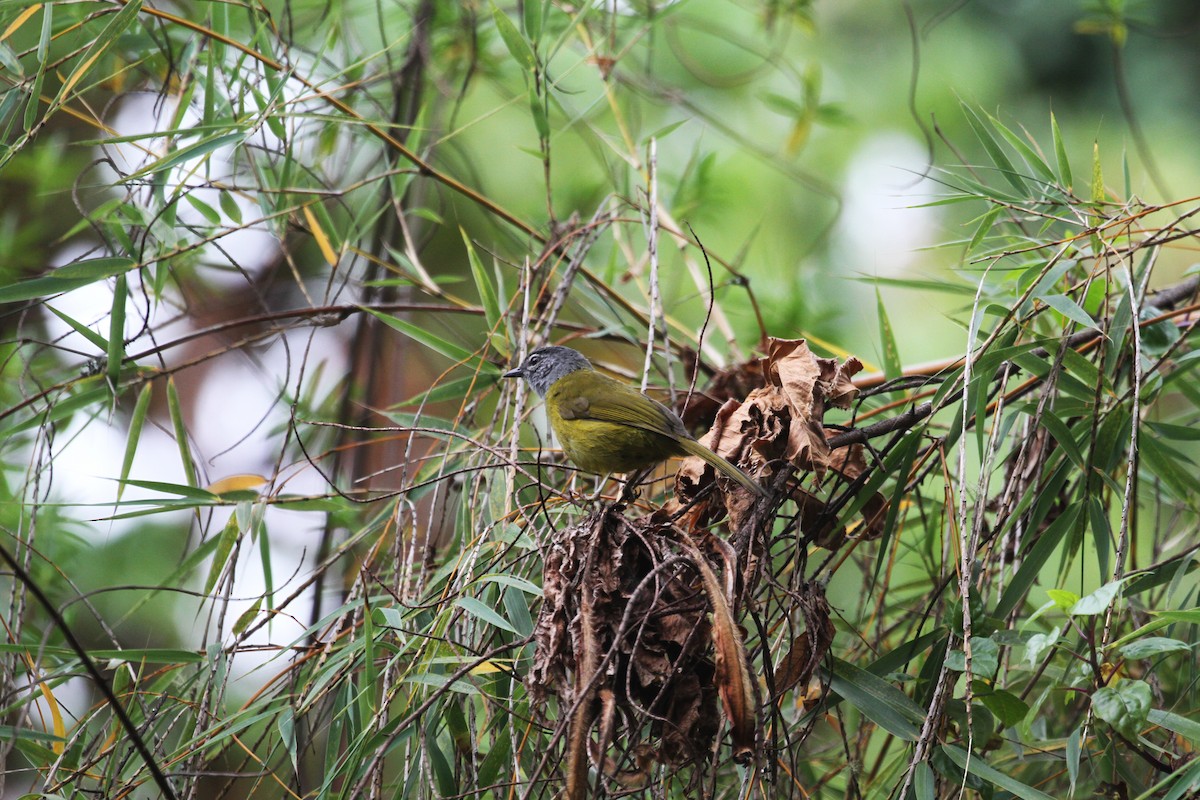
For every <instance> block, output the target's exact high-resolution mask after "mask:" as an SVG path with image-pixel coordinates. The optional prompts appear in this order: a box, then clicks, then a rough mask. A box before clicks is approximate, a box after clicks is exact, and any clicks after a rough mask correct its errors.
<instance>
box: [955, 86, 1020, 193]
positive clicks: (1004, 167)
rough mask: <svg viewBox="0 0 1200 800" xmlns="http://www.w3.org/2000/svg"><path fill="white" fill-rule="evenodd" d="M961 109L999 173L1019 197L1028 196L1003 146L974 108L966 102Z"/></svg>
mask: <svg viewBox="0 0 1200 800" xmlns="http://www.w3.org/2000/svg"><path fill="white" fill-rule="evenodd" d="M963 110H964V111H965V112H966V116H967V122H969V123H970V124H971V127H972V128H973V129H974V131H975V136H976V138H977V139H979V142H980V144H982V145H983V149H984V150H986V151H987V154H988V156H989V157H990V158H991V159H992V163H994V164H995V165H996V167H997V168H998V169H999V170H1000V174H1001V175H1003V176H1004V179H1005V180H1006V181H1008V183H1009V185H1010V186H1012V187H1013V188H1014V189H1016V190H1017V194H1018V195H1019V196H1020V197H1021V198H1028V197H1029V188H1028V187H1027V186H1026V185H1025V181H1023V180H1022V179H1021V176H1020V175H1019V174H1018V173H1017V170H1016V168H1015V167H1014V166H1013V163H1012V161H1010V160H1009V158H1008V156H1007V155H1005V153H1004V148H1002V147H1001V146H1000V143H999V142H997V141H996V139H995V137H993V136H992V134H991V131H989V130H988V126H987V125H986V124H985V123H984V121H983V120H982V119H980V118H979V115H978V114H976V113H975V111H974V109H972V108H971V107H970V106H968V105H967V104H966V103H963Z"/></svg>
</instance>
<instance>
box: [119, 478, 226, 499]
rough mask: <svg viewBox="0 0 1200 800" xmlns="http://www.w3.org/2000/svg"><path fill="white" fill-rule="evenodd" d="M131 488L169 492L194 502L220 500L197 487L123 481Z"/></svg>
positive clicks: (179, 484) (155, 482) (164, 482)
mask: <svg viewBox="0 0 1200 800" xmlns="http://www.w3.org/2000/svg"><path fill="white" fill-rule="evenodd" d="M122 483H127V484H129V485H130V486H137V487H140V488H142V489H150V490H151V491H155V492H167V493H168V494H177V495H180V496H182V497H189V498H192V499H193V500H214V501H215V500H220V499H221V498H219V497H217V496H216V495H215V494H213V493H212V492H210V491H207V490H205V489H201V488H199V487H197V486H186V485H184V484H182V483H167V482H166V481H142V480H134V479H132V478H130V479H128V480H125V481H122Z"/></svg>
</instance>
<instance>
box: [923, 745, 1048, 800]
mask: <svg viewBox="0 0 1200 800" xmlns="http://www.w3.org/2000/svg"><path fill="white" fill-rule="evenodd" d="M942 752H943V753H945V754H946V757H947V758H949V759H950V760H951V761H952V762H954V763H955V764H957V765H958V766H959V768H960V769H964V770H966V771H967V772H969V773H971V774H972V775H974V776H975V777H977V778H982V779H983V780H985V781H987V782H988V783H990V784H992V785H993V786H996V787H998V788H1000V789H1003V790H1005V791H1006V792H1011V793H1012V794H1014V795H1016V796H1017V797H1020V798H1022V800H1054V798H1053V797H1051V796H1050V795H1048V794H1045V793H1044V792H1040V791H1038V790H1037V789H1034V788H1033V787H1032V786H1027V785H1025V784H1024V783H1021V782H1020V781H1018V780H1017V779H1016V778H1010V777H1009V776H1007V775H1005V774H1004V773H1003V772H1001V771H1000V770H998V769H995V768H994V767H991V766H989V765H988V763H987V761H985V760H984V757H983V756H980V755H971V756H970V757H968V756H967V752H966V751H965V750H962V749H961V748H958V747H954V746H953V745H948V744H944V745H942Z"/></svg>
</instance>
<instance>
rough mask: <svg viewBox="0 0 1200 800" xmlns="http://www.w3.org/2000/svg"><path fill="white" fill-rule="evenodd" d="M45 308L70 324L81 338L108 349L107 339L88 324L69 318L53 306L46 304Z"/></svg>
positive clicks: (103, 349)
mask: <svg viewBox="0 0 1200 800" xmlns="http://www.w3.org/2000/svg"><path fill="white" fill-rule="evenodd" d="M46 309H47V310H49V311H50V313H52V314H54V316H56V317H58V318H59V319H61V320H62V321H63V322H65V323H67V324H68V325H70V326H71V327H72V328H73V329H74V330H75V332H76V333H78V334H79V335H80V336H82V337H83V338H85V339H87V340H88V341H89V342H91V343H92V344H94V345H96V347H98V348H100V350H101V351H107V350H108V340H107V339H105V338H104V337H103V336H101V335H100V334H98V333H96V332H95V331H94V330H92V329H91V328H89V327H88V326H86V325H84V324H83V323H82V322H77V321H76V320H73V319H71V318H70V317H68V316H67V315H66V314H64V313H62V312H61V311H59V310H58V309H57V308H54V307H53V306H50V305H47V306H46Z"/></svg>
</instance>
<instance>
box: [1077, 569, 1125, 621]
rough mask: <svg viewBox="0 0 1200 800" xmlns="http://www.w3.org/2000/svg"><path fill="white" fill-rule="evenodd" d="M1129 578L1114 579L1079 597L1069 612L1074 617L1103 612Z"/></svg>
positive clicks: (1091, 615) (1089, 615) (1090, 615)
mask: <svg viewBox="0 0 1200 800" xmlns="http://www.w3.org/2000/svg"><path fill="white" fill-rule="evenodd" d="M1126 580H1127V579H1125V578H1123V579H1121V580H1119V581H1112V582H1110V583H1106V584H1104V585H1103V586H1101V587H1100V588H1099V589H1097V590H1096V591H1094V592H1092V593H1091V594H1089V595H1086V596H1084V597H1081V598H1079V600H1078V601H1077V602H1076V603H1075V605H1073V606H1071V610H1070V611H1069V612H1068V613H1070V615H1071V616H1073V617H1093V616H1095V615H1097V614H1103V613H1104V612H1105V611H1107V610H1108V607H1109V606H1110V605H1112V602H1113V600H1115V599H1116V597H1117V595H1119V594H1120V593H1121V587H1122V586H1123V585H1124V584H1125V581H1126Z"/></svg>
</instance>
